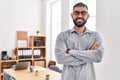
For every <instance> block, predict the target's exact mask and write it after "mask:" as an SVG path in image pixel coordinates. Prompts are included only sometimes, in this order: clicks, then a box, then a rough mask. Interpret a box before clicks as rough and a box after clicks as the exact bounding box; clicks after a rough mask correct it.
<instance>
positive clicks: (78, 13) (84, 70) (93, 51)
mask: <svg viewBox="0 0 120 80" xmlns="http://www.w3.org/2000/svg"><path fill="white" fill-rule="evenodd" d="M71 17H72V19H73V22H74V24H75V25H74V27H73V29H71V30H67V31H65V32H61V33H60V34H59V35H58V37H57V40H56V46H55V55H56V59H57V62H58V63H59V64H63V70H62V80H96V77H95V71H94V65H93V63H98V62H100V61H101V59H102V55H103V53H104V48H103V47H102V40H101V37H100V35H99V34H98V33H97V32H95V31H90V30H88V29H87V28H86V27H85V23H86V22H87V19H88V18H89V14H88V7H87V6H86V5H85V4H84V3H77V4H75V5H74V7H73V13H72V14H71Z"/></svg>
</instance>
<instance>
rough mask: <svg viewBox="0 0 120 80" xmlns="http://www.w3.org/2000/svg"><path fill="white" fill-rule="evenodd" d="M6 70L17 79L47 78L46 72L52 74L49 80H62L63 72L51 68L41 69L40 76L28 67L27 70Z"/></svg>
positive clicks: (38, 79) (37, 79)
mask: <svg viewBox="0 0 120 80" xmlns="http://www.w3.org/2000/svg"><path fill="white" fill-rule="evenodd" d="M4 72H6V73H8V74H9V75H11V76H12V77H14V78H15V79H16V80H45V76H46V74H49V75H50V78H49V80H61V73H58V72H55V71H52V70H49V69H45V70H40V71H39V75H38V76H35V72H29V71H28V70H26V69H25V70H13V69H4Z"/></svg>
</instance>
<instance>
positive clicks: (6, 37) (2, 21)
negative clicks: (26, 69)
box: [0, 0, 45, 56]
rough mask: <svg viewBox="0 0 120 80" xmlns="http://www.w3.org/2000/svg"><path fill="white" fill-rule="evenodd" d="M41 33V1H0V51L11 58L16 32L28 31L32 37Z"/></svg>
mask: <svg viewBox="0 0 120 80" xmlns="http://www.w3.org/2000/svg"><path fill="white" fill-rule="evenodd" d="M37 29H39V30H40V33H41V34H44V33H43V32H45V31H43V32H42V0H0V51H2V50H7V51H8V55H9V56H11V51H12V49H14V48H15V46H16V43H15V42H16V31H17V30H23V31H28V35H34V34H35V31H36V30H37Z"/></svg>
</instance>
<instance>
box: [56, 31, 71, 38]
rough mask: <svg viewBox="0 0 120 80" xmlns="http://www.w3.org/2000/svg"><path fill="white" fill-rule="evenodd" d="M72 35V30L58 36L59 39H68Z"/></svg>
mask: <svg viewBox="0 0 120 80" xmlns="http://www.w3.org/2000/svg"><path fill="white" fill-rule="evenodd" d="M70 33H71V30H67V31H62V32H61V33H59V34H58V36H57V38H64V39H65V38H66V37H68V36H69V34H70Z"/></svg>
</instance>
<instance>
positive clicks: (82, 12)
mask: <svg viewBox="0 0 120 80" xmlns="http://www.w3.org/2000/svg"><path fill="white" fill-rule="evenodd" d="M73 14H74V15H76V16H78V15H80V14H81V15H82V16H85V15H87V14H88V12H87V11H74V12H73Z"/></svg>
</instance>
